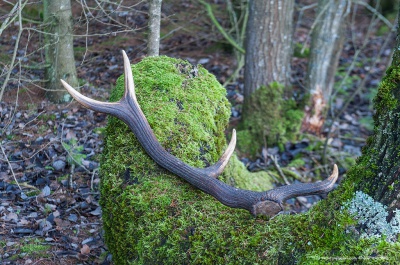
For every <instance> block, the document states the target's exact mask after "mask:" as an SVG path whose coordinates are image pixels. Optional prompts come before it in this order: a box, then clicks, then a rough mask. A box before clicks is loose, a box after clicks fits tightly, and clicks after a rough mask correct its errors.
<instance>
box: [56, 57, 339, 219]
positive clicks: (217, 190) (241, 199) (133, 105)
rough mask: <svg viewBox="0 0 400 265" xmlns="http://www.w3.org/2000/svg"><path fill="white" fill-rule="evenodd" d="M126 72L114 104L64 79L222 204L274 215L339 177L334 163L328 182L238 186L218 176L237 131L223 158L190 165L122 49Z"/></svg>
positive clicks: (154, 154) (82, 98) (84, 101)
mask: <svg viewBox="0 0 400 265" xmlns="http://www.w3.org/2000/svg"><path fill="white" fill-rule="evenodd" d="M122 54H123V57H124V71H125V94H124V96H123V97H122V98H121V99H120V100H119V101H118V102H113V103H108V102H100V101H96V100H93V99H90V98H88V97H86V96H83V95H82V94H80V93H79V92H78V91H76V90H75V89H74V88H72V87H71V86H70V85H68V84H67V83H66V82H65V81H63V80H61V82H62V84H63V85H64V87H65V88H66V89H67V90H68V92H69V93H70V94H71V95H72V96H73V97H74V98H75V99H76V100H77V101H78V102H79V103H80V104H82V105H83V106H85V107H86V108H88V109H91V110H94V111H98V112H103V113H107V114H110V115H113V116H115V117H117V118H119V119H121V120H122V121H124V122H125V123H126V124H127V125H128V126H129V128H130V129H131V130H132V132H133V133H134V134H135V136H136V137H137V139H138V141H139V142H140V144H141V145H142V146H143V148H144V150H145V151H146V152H147V154H148V155H149V156H150V157H151V158H152V159H153V160H154V161H155V162H156V163H157V164H158V165H160V166H161V167H163V168H165V169H167V170H169V171H170V172H172V173H174V174H175V175H177V176H179V177H181V178H183V179H184V180H186V181H187V182H189V183H190V184H192V185H193V186H195V187H196V188H198V189H200V190H202V191H204V192H205V193H208V194H210V195H211V196H213V197H214V198H216V199H217V200H218V201H220V202H221V203H222V204H224V205H226V206H229V207H232V208H241V209H246V210H248V211H249V212H250V213H252V214H253V215H266V216H274V215H276V214H277V213H279V212H280V211H282V210H283V208H282V202H283V201H285V200H287V199H289V198H293V197H296V196H304V195H311V194H319V193H325V192H328V191H330V190H332V188H333V185H334V183H335V182H336V180H337V178H338V169H337V166H336V165H334V167H333V173H332V175H331V176H330V177H329V178H327V179H326V180H324V181H321V182H317V183H311V184H303V183H302V184H293V185H288V186H282V187H278V188H275V189H272V190H269V191H264V192H256V191H250V190H242V189H237V188H234V187H232V186H229V185H227V184H225V183H224V182H222V181H220V180H218V179H217V177H218V175H220V174H221V173H222V171H223V170H224V167H225V166H226V165H227V163H228V161H229V158H230V157H231V155H232V153H233V151H234V149H235V145H236V132H235V130H233V133H232V139H231V141H230V143H229V145H228V148H227V149H226V151H225V153H224V154H223V155H222V156H221V158H220V159H219V161H218V162H217V163H215V164H214V165H212V166H210V167H207V168H203V169H202V168H195V167H192V166H189V165H187V164H186V163H184V162H183V161H181V160H179V159H178V158H176V157H175V156H173V155H171V154H170V153H168V152H167V151H166V150H165V149H164V148H163V147H162V146H161V145H160V143H159V142H158V141H157V139H156V137H155V135H154V133H153V131H152V129H151V128H150V125H149V123H148V122H147V120H146V117H145V116H144V114H143V112H142V110H141V109H140V106H139V104H138V102H137V100H136V96H135V85H134V82H133V76H132V69H131V66H130V63H129V59H128V56H127V55H126V53H125V51H122Z"/></svg>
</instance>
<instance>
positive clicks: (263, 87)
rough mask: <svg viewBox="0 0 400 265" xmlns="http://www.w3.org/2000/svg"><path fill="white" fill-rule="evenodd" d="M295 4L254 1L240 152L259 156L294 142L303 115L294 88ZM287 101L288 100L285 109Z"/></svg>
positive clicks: (247, 57) (250, 17)
mask: <svg viewBox="0 0 400 265" xmlns="http://www.w3.org/2000/svg"><path fill="white" fill-rule="evenodd" d="M293 9H294V1H292V0H290V1H283V0H274V1H249V18H248V23H247V32H246V58H245V72H244V98H245V102H244V106H243V113H242V124H241V130H240V131H239V132H238V144H239V149H241V150H242V151H245V152H250V153H252V154H254V153H255V152H256V151H257V150H258V149H259V148H260V146H262V145H264V144H265V143H266V144H268V145H270V144H276V143H278V142H280V141H283V140H284V139H287V138H288V137H289V138H290V134H291V133H293V132H294V131H296V130H297V129H298V127H299V125H297V124H299V120H300V117H301V115H302V114H301V113H300V112H296V111H295V110H294V109H295V108H293V107H296V106H295V105H296V103H295V102H294V101H293V100H292V98H291V93H290V92H288V91H290V90H289V89H288V85H289V84H290V63H291V58H292V34H293V27H292V24H293V22H292V21H293ZM284 100H287V102H286V103H285V104H283V103H284Z"/></svg>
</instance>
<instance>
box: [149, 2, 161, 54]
mask: <svg viewBox="0 0 400 265" xmlns="http://www.w3.org/2000/svg"><path fill="white" fill-rule="evenodd" d="M149 2H150V8H149V37H148V43H147V55H148V56H158V55H159V51H160V23H161V5H162V0H150V1H149Z"/></svg>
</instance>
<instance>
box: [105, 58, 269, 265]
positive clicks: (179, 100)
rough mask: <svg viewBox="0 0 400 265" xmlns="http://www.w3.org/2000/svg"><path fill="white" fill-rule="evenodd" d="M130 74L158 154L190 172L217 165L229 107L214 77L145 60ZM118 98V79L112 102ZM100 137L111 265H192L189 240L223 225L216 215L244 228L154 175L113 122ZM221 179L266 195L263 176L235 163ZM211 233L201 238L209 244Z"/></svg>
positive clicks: (159, 172)
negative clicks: (182, 264) (183, 264)
mask: <svg viewBox="0 0 400 265" xmlns="http://www.w3.org/2000/svg"><path fill="white" fill-rule="evenodd" d="M132 71H133V74H134V78H135V86H136V94H137V98H138V102H139V104H140V105H141V108H142V110H143V112H144V113H145V115H146V117H147V120H148V121H149V123H150V125H151V127H152V128H153V131H154V133H155V135H156V136H157V139H158V140H159V141H160V143H161V144H162V145H163V146H164V148H166V149H167V150H168V151H169V152H171V153H172V154H174V155H175V156H177V157H179V158H180V159H182V160H183V161H185V162H187V163H189V164H190V165H192V166H196V167H205V166H208V165H210V164H212V163H214V162H216V161H217V160H218V158H219V156H220V155H221V154H222V152H223V150H224V148H225V146H226V141H225V136H224V133H223V132H224V130H225V127H226V125H227V122H228V118H229V115H230V106H229V103H228V101H227V100H226V97H225V93H226V91H225V89H224V88H223V87H222V86H221V85H220V84H219V83H218V82H217V80H216V79H215V77H214V76H212V75H210V74H209V73H208V72H207V71H206V70H205V69H204V68H202V67H200V66H199V67H194V66H192V65H190V64H189V63H187V62H185V61H182V60H177V59H172V58H167V57H156V58H154V57H153V58H146V59H144V60H143V61H142V62H140V63H139V64H137V65H133V66H132ZM122 94H123V77H121V78H119V79H118V81H117V85H116V88H115V90H114V91H113V94H112V96H111V101H116V100H118V99H119V98H120V97H121V96H122ZM106 135H107V138H106V141H105V147H104V152H103V158H102V165H101V175H102V183H101V205H102V207H103V220H104V227H105V231H106V242H107V245H108V247H109V249H110V250H111V252H112V253H113V256H114V260H115V262H116V263H121V264H123V263H126V262H127V261H129V260H130V261H135V260H136V262H137V263H139V264H142V263H157V261H158V262H161V261H163V262H165V263H170V264H172V263H173V261H184V260H187V261H188V260H193V259H194V257H196V256H197V255H198V254H199V253H203V254H201V255H205V253H206V251H207V250H205V249H202V248H199V249H197V247H194V249H193V246H191V242H192V240H193V237H192V236H196V235H198V233H197V231H201V230H203V229H206V227H207V226H208V225H209V224H210V223H214V225H215V226H217V224H219V223H224V222H225V221H224V220H226V218H227V217H225V216H224V214H222V215H221V213H224V212H229V213H230V214H228V215H229V218H232V216H231V214H233V215H234V216H235V219H239V220H240V219H243V217H244V220H245V219H247V220H249V219H250V220H251V216H249V214H248V213H247V212H244V211H235V210H232V209H229V208H227V207H225V206H223V205H221V204H220V203H219V202H217V201H216V200H215V199H213V198H212V197H210V196H209V195H205V194H203V193H202V192H200V191H198V190H196V189H195V188H193V187H192V186H190V185H189V184H188V183H186V182H184V181H182V180H180V179H179V178H177V177H176V176H173V175H171V174H170V173H168V172H167V171H166V170H164V169H162V168H160V167H158V166H157V165H156V164H155V163H154V162H153V161H152V160H151V159H150V158H149V157H148V156H147V154H146V153H145V152H144V151H143V149H142V147H141V146H140V144H139V143H138V142H137V140H136V138H135V136H134V135H133V134H132V133H131V132H130V131H129V129H128V128H127V126H126V125H125V124H123V123H122V122H121V121H119V120H118V119H115V118H110V120H109V124H108V126H107V129H106ZM221 179H225V180H226V181H227V182H228V183H230V184H232V185H236V186H239V187H242V188H247V189H253V190H268V189H271V188H272V184H271V181H270V178H269V176H268V174H267V173H265V172H259V173H249V172H248V171H247V170H246V168H245V167H244V165H243V164H242V163H241V162H240V161H239V160H238V159H237V157H236V156H234V157H232V158H231V161H230V162H229V165H228V167H227V169H226V172H225V173H224V174H223V175H222V176H221ZM241 216H243V217H241ZM219 229H221V230H224V229H223V228H221V227H220V228H219ZM206 230H208V229H206ZM214 232H215V231H213V230H209V231H207V233H208V235H201V237H205V238H208V240H211V241H214V240H216V239H215V238H212V237H213V233H214ZM221 232H222V231H221ZM223 233H224V234H225V233H228V234H227V235H225V236H224V237H226V236H228V235H229V233H230V232H229V231H223ZM220 240H222V237H221V238H220V239H218V242H219V241H220ZM209 244H214V243H212V242H209ZM196 249H197V250H196ZM153 250H156V252H157V253H159V254H157V255H154V253H153V252H152V251H153ZM204 251H205V252H204ZM172 253H174V254H172ZM177 253H180V254H177ZM191 253H192V254H191ZM192 255H193V256H192ZM157 256H158V257H157Z"/></svg>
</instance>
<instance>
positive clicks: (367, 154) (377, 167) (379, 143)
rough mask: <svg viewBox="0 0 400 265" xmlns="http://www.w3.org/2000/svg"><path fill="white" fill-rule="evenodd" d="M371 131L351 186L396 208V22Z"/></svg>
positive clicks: (399, 89) (399, 87)
mask: <svg viewBox="0 0 400 265" xmlns="http://www.w3.org/2000/svg"><path fill="white" fill-rule="evenodd" d="M374 109H375V111H376V112H375V115H374V125H375V129H374V134H373V135H372V136H371V137H370V138H369V139H368V141H367V145H366V146H365V147H364V149H363V155H362V156H361V157H360V158H359V161H358V163H357V166H355V167H354V168H353V169H352V171H353V172H354V174H355V175H357V174H358V175H360V176H363V177H362V178H360V179H359V180H358V181H357V182H355V186H356V187H357V189H358V190H362V191H364V192H365V193H368V194H369V195H370V196H372V197H373V198H374V199H375V200H377V201H379V202H381V203H382V204H384V205H387V206H388V209H389V210H390V211H393V210H394V209H399V208H400V196H399V191H400V162H399V161H400V159H399V156H400V153H399V148H400V123H399V117H400V24H399V26H398V29H397V44H396V46H395V47H394V55H393V61H392V65H391V66H390V67H389V69H388V70H387V71H386V76H385V77H384V78H383V79H382V82H381V84H380V86H379V89H378V94H377V95H376V97H375V99H374Z"/></svg>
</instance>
